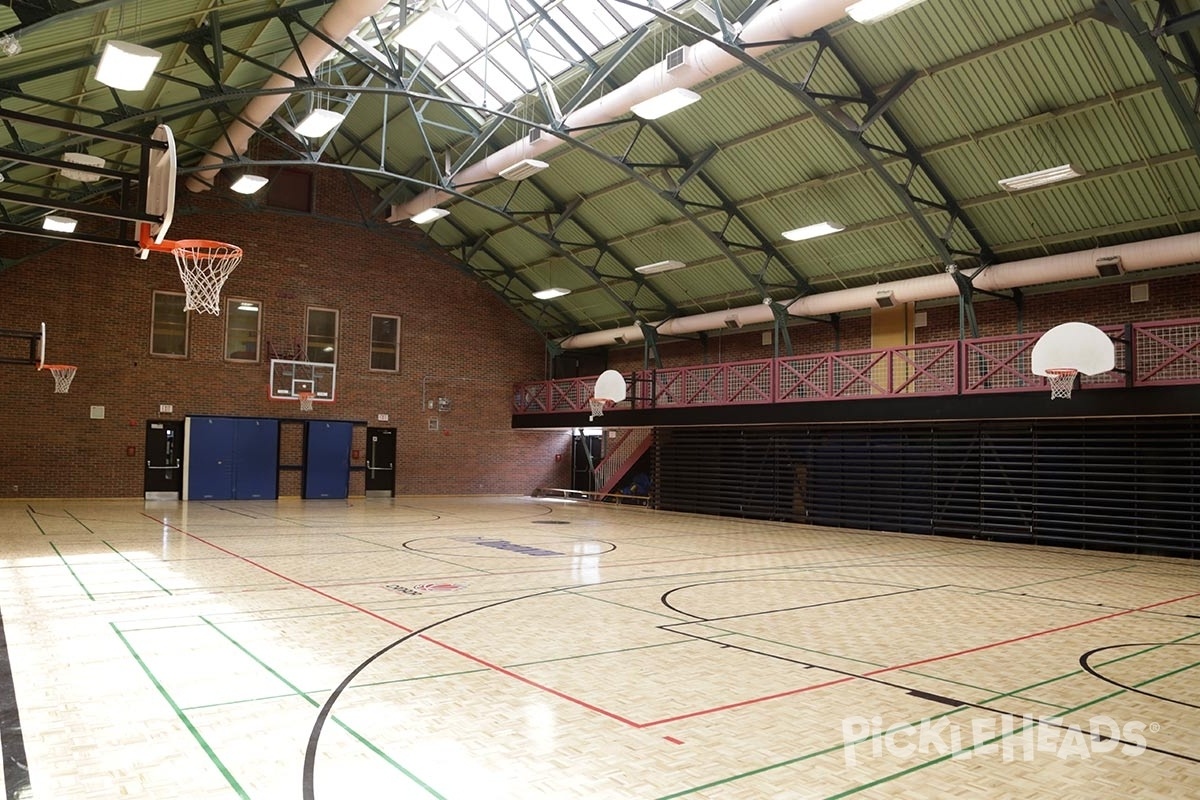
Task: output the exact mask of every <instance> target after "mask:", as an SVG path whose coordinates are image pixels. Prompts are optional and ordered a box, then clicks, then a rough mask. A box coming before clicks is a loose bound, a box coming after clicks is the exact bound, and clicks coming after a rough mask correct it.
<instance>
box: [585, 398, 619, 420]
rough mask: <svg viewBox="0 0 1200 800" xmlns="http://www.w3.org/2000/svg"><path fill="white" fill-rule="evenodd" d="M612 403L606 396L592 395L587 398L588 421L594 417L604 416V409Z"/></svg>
mask: <svg viewBox="0 0 1200 800" xmlns="http://www.w3.org/2000/svg"><path fill="white" fill-rule="evenodd" d="M612 404H613V401H612V400H609V399H608V398H606V397H592V398H589V399H588V408H589V409H591V412H592V413H591V416H589V417H588V422H591V421H592V420H594V419H595V418H596V417H603V416H604V409H606V408H610V407H611V406H612Z"/></svg>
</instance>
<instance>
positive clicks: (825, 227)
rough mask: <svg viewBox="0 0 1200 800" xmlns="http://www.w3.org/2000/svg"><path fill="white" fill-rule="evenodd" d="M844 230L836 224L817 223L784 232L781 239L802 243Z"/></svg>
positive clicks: (844, 227) (842, 226)
mask: <svg viewBox="0 0 1200 800" xmlns="http://www.w3.org/2000/svg"><path fill="white" fill-rule="evenodd" d="M844 230H846V226H845V225H839V224H837V223H836V222H818V223H817V224H815V225H805V226H804V227H803V228H795V229H793V230H790V231H784V232H783V238H785V239H791V240H792V241H793V242H802V241H804V240H805V239H815V238H817V237H818V236H828V235H829V234H831V233H837V232H839V231H844Z"/></svg>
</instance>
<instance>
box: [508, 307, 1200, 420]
mask: <svg viewBox="0 0 1200 800" xmlns="http://www.w3.org/2000/svg"><path fill="white" fill-rule="evenodd" d="M1100 327H1101V330H1103V331H1104V332H1105V333H1107V334H1109V336H1110V337H1112V338H1113V339H1114V340H1116V341H1117V347H1116V364H1115V368H1114V370H1113V371H1112V372H1105V373H1101V374H1099V375H1084V376H1081V378H1080V386H1081V388H1082V389H1088V390H1090V389H1105V388H1113V387H1119V386H1125V385H1126V380H1127V375H1128V373H1129V372H1130V371H1132V373H1133V384H1134V385H1135V386H1159V385H1173V384H1193V383H1200V318H1196V319H1180V320H1168V321H1164V322H1139V323H1135V324H1134V325H1132V326H1131V330H1132V341H1131V342H1126V341H1124V340H1125V331H1126V328H1125V326H1123V325H1108V326H1100ZM1039 336H1041V332H1038V333H1020V334H1013V335H1010V336H985V337H981V338H978V339H964V340H963V341H961V342H959V341H950V342H934V343H931V344H920V345H908V346H905V347H889V348H883V349H878V350H851V351H843V352H838V353H818V354H814V355H802V356H785V357H781V358H778V359H758V360H755V361H737V362H731V363H727V364H703V365H698V366H687V367H673V368H668V369H658V370H647V371H643V372H640V373H639V374H638V379H637V380H636V381H635V382H634V386H635V387H643V388H635V390H634V392H633V394H635V395H636V397H634V398H630V399H627V400H625V401H624V402H622V403H620V404H618V406H617V407H618V408H690V407H697V406H714V405H750V404H761V403H796V402H805V401H815V400H853V399H874V398H884V397H917V396H935V395H952V394H987V393H992V392H1030V391H1048V388H1047V385H1046V379H1045V378H1043V377H1041V376H1039V375H1034V374H1033V373H1032V372H1031V371H1030V353H1031V351H1032V349H1033V345H1034V343H1035V342H1037V340H1038V337H1039ZM1130 352H1131V353H1132V361H1130V360H1128V359H1127V355H1128V354H1129V353H1130ZM595 381H596V379H595V377H591V378H567V379H562V380H555V381H535V382H532V383H523V384H519V385H518V386H517V387H516V392H515V393H514V397H513V413H514V414H538V413H547V412H566V411H586V410H587V400H588V397H590V396H591V391H592V386H593V385H594V384H595Z"/></svg>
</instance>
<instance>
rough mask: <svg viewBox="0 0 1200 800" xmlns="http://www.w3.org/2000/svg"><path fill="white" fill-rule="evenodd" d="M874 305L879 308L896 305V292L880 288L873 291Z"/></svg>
mask: <svg viewBox="0 0 1200 800" xmlns="http://www.w3.org/2000/svg"><path fill="white" fill-rule="evenodd" d="M875 305H877V306H879V307H880V308H891V307H892V306H894V305H896V293H895V292H893V291H892V290H891V289H880V290H879V291H877V292H875Z"/></svg>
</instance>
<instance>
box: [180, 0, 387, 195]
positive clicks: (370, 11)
mask: <svg viewBox="0 0 1200 800" xmlns="http://www.w3.org/2000/svg"><path fill="white" fill-rule="evenodd" d="M387 4H388V0H337V2H335V3H334V4H333V5H332V6H330V8H329V10H328V11H326V12H325V16H323V17H321V21H320V22H318V23H317V25H316V28H317V30H319V31H320V32H321V33H323V34H325V36H327V37H329V39H330V40H332V41H335V42H342V41H345V40H346V37H347V36H349V35H350V34H351V33H353V32H354V31H355V30H356V29H357V28H358V26H359V25H361V24H362V23H363V21H364V20H365V19H367V18H368V17H371V16H373V15H375V14H378V13H379V12H380V11H382V10H383V8H384V7H385V6H387ZM299 49H300V53H302V54H303V55H304V60H303V62H302V61H301V60H300V53H292V54H291V55H290V56H288V57H287V58H286V59H285V60H284V62H283V63H282V64H280V65H279V69H280V71H281V72H283V73H286V76H292V77H286V76H285V75H279V74H275V73H273V74H272V75H271V77H270V78H268V79H267V81H266V83H264V84H263V87H262V88H263V89H286V88H288V87H291V86H295V85H296V83H297V81H298V80H307V78H308V75H307V73H305V71H304V64H308V68H309V69H310V70H312V69H315V68H316V65H317V64H320V63H321V62H322V61H323V60H324V59H325V57H326V56H328V55H329V54H330V53H332V52H333V49H334V48H333V45H331V44H329V42H326V41H325V40H324V39H322V38H321V37H320V36H318V35H317V34H315V33H310V34H309V35H308V36H307V37H306V38H305V39H304V41H302V42H300V48H299ZM287 98H288V95H287V94H286V93H283V92H280V93H278V94H262V95H258V96H257V97H254V98H253V99H251V100H250V102H249V103H247V104H246V107H245V108H243V109H242V111H241V113H240V114H238V118H237V120H235V121H234V122H233V123H232V124H231V125H230V126H229V128H228V130H226V132H225V135H224V136H222V137H221V138H219V139H218V140H217V141H216V142H215V143H214V144H213V147H212V152H211V153H208V154H207V155H205V156H204V158H203V159H201V160H200V167H201V168H202V169H201V170H200V171H199V172H196V173H195V174H193V175H192V176H191V177H190V178H188V180H187V188H188V189H189V190H191V191H193V192H205V191H208V190H209V189H211V188H212V187H213V183H214V181H215V180H216V177H217V173H218V172H220V171H221V168H220V167H219V166H217V165H219V164H220V163H221V162H222V161H224V160H225V159H227V158H229V157H230V156H240V155H241V154H242V153H244V152H246V147H247V146H248V145H249V144H250V137H251V136H253V135H254V133H255V131H256V130H257V128H258V127H260V126H262V125H263V124H265V123H266V121H267V120H269V119H270V118H271V115H272V114H274V113H275V111H276V109H278V108H279V107H280V106H281V105H283V103H284V101H285V100H287ZM205 168H208V169H205Z"/></svg>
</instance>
